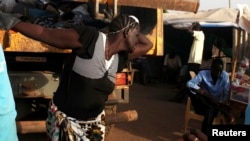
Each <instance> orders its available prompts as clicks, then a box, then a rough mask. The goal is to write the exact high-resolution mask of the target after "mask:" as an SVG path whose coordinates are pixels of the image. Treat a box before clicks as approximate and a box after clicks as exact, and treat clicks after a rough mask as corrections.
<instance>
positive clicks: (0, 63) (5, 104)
mask: <svg viewBox="0 0 250 141" xmlns="http://www.w3.org/2000/svg"><path fill="white" fill-rule="evenodd" d="M0 79H1V81H0V131H1V133H0V141H18V137H17V133H16V130H17V129H16V121H15V119H16V115H17V113H16V109H15V101H14V97H13V93H12V88H11V84H10V80H9V76H8V71H7V66H6V61H5V57H4V52H3V48H2V46H1V45H0Z"/></svg>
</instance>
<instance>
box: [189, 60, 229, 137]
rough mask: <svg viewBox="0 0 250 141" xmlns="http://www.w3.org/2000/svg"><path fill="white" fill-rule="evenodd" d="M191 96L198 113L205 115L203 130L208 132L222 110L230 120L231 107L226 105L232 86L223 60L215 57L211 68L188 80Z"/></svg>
mask: <svg viewBox="0 0 250 141" xmlns="http://www.w3.org/2000/svg"><path fill="white" fill-rule="evenodd" d="M187 87H188V88H189V89H190V92H189V93H188V94H189V97H190V99H191V102H192V105H193V108H194V110H195V112H196V113H197V114H200V115H203V116H204V120H203V122H202V129H201V131H202V132H203V133H205V134H207V133H208V126H210V125H212V123H213V120H214V118H215V117H216V116H217V113H218V111H220V112H221V113H222V114H223V115H224V116H225V117H226V119H227V120H228V121H230V120H231V116H229V115H230V108H229V107H228V106H227V105H226V103H227V100H228V93H229V88H230V80H229V75H228V73H227V72H226V71H224V70H223V61H222V60H221V59H219V58H217V59H214V60H213V62H212V65H211V69H210V70H201V71H199V73H198V74H197V75H196V76H195V77H194V78H193V79H191V80H189V81H188V82H187Z"/></svg>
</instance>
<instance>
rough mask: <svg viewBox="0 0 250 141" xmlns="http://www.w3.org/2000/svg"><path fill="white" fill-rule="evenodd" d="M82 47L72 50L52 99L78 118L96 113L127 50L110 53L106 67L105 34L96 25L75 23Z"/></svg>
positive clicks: (68, 114)
mask: <svg viewBox="0 0 250 141" xmlns="http://www.w3.org/2000/svg"><path fill="white" fill-rule="evenodd" d="M76 31H77V32H78V34H79V35H80V41H81V43H82V44H83V48H80V49H76V50H73V51H72V53H71V55H70V57H69V58H68V60H67V61H66V63H65V67H64V70H63V72H62V75H61V79H60V83H59V86H58V88H57V90H56V92H55V94H54V97H53V101H54V103H55V105H57V107H58V109H59V110H60V111H62V112H64V113H65V114H66V115H67V116H70V117H74V118H76V119H80V120H88V119H90V118H93V117H96V116H97V115H98V114H99V113H100V112H101V111H102V110H103V109H104V108H105V102H106V100H107V98H108V95H109V94H111V93H112V91H113V90H114V86H115V83H114V82H115V75H116V72H117V71H121V70H122V68H124V65H125V62H126V60H127V53H125V52H121V53H119V54H115V55H113V59H112V62H111V63H110V65H109V67H108V69H107V68H106V63H107V61H105V43H106V35H105V34H104V33H102V32H99V31H97V30H96V29H95V28H91V27H86V26H80V27H76Z"/></svg>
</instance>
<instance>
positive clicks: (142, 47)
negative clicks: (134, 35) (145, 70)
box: [128, 33, 153, 60]
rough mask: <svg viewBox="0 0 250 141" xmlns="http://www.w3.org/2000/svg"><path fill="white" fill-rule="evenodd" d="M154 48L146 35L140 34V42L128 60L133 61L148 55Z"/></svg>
mask: <svg viewBox="0 0 250 141" xmlns="http://www.w3.org/2000/svg"><path fill="white" fill-rule="evenodd" d="M152 47H153V44H152V42H151V41H150V40H149V39H148V38H147V37H146V35H144V34H142V33H140V34H139V42H138V43H137V44H136V47H135V50H134V52H133V53H130V54H129V55H128V59H130V60H132V59H135V58H137V57H139V56H142V55H144V54H146V53H147V52H148V51H149V50H150V49H151V48H152Z"/></svg>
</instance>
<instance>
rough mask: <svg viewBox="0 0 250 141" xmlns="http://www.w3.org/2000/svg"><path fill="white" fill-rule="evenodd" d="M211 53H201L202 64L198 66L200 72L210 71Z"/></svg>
mask: <svg viewBox="0 0 250 141" xmlns="http://www.w3.org/2000/svg"><path fill="white" fill-rule="evenodd" d="M212 61H213V58H212V52H209V51H207V52H203V57H202V62H201V65H200V70H204V69H210V68H211V65H212Z"/></svg>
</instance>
